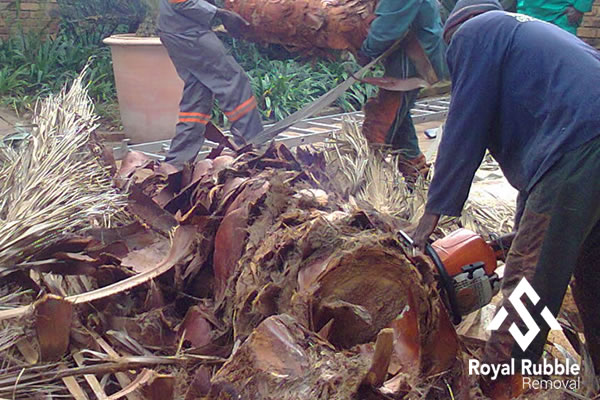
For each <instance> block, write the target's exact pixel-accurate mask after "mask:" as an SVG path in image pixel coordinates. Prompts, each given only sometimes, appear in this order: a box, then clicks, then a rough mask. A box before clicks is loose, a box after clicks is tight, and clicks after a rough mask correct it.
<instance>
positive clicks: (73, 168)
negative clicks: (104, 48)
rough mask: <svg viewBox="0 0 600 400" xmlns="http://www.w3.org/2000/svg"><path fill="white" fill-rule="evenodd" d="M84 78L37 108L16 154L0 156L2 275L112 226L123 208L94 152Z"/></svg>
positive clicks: (1, 151) (3, 151)
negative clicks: (81, 234)
mask: <svg viewBox="0 0 600 400" xmlns="http://www.w3.org/2000/svg"><path fill="white" fill-rule="evenodd" d="M84 76H85V70H84V71H83V72H82V74H81V75H80V76H79V77H78V78H77V79H75V81H74V82H73V83H72V85H71V87H70V88H66V87H65V88H63V90H62V91H61V92H60V93H58V94H56V95H51V96H49V97H48V98H46V99H45V100H43V101H42V102H41V103H38V105H37V107H36V113H35V117H34V119H33V122H34V125H35V129H34V130H33V132H32V135H31V136H30V137H29V139H28V140H27V142H26V143H23V144H22V145H21V148H20V149H19V150H18V151H15V150H12V149H10V148H6V147H3V148H1V149H0V267H1V266H11V265H15V264H18V263H20V262H23V261H27V260H29V259H31V258H32V257H34V256H35V255H36V254H38V253H39V252H40V251H41V250H43V249H45V248H47V247H48V246H50V245H52V244H54V243H55V242H56V241H57V240H58V239H59V238H61V237H63V236H64V235H65V234H68V233H71V232H75V231H78V230H80V229H85V228H88V227H91V226H93V225H96V226H106V225H109V224H110V223H111V219H112V217H113V216H114V215H115V214H116V213H118V212H119V210H121V209H122V207H123V205H124V203H125V202H124V200H125V197H124V195H122V194H119V193H118V192H117V190H116V189H115V188H114V186H113V183H112V181H111V178H110V175H109V173H108V171H107V170H106V169H105V167H104V166H103V165H102V164H101V162H100V160H99V158H98V157H97V155H95V154H94V152H93V151H92V143H91V141H90V138H91V135H92V133H93V131H94V130H95V128H96V117H95V116H94V113H93V105H92V103H91V100H90V99H89V97H88V95H87V91H86V88H85V86H84V84H83V79H84Z"/></svg>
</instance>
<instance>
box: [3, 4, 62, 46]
mask: <svg viewBox="0 0 600 400" xmlns="http://www.w3.org/2000/svg"><path fill="white" fill-rule="evenodd" d="M54 7H56V0H0V37H6V36H8V35H9V34H11V33H14V32H15V31H16V30H17V29H18V27H19V26H22V27H23V28H24V29H25V30H27V31H31V30H36V31H40V30H44V29H49V30H50V31H52V30H55V29H56V19H53V18H52V17H51V16H50V14H51V11H52V9H53V8H54Z"/></svg>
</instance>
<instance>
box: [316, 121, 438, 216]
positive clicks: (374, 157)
mask: <svg viewBox="0 0 600 400" xmlns="http://www.w3.org/2000/svg"><path fill="white" fill-rule="evenodd" d="M325 157H326V160H327V166H328V172H329V174H330V176H331V178H332V179H331V182H332V183H333V185H334V186H335V187H334V190H335V191H336V192H337V193H339V194H341V195H343V196H352V197H354V198H356V200H357V201H360V202H362V203H365V204H368V205H369V206H370V207H372V208H373V209H374V210H375V211H377V212H379V213H382V214H387V215H393V216H397V217H401V218H403V219H406V220H411V219H412V217H413V216H414V215H416V214H417V211H418V210H419V209H420V208H422V206H423V204H424V200H425V191H426V189H425V188H424V185H423V183H422V182H420V183H419V184H418V185H417V188H416V189H415V190H414V191H413V192H412V193H411V192H410V191H409V190H408V187H407V185H406V181H405V180H404V178H403V177H402V174H401V173H400V171H399V170H398V168H395V167H394V166H395V165H397V157H395V156H393V155H391V154H389V153H388V152H386V151H385V149H376V148H374V147H373V146H370V145H369V143H368V142H367V139H366V138H365V137H364V136H363V134H362V132H361V127H360V125H359V124H358V123H357V122H356V121H354V120H345V121H343V123H342V129H341V130H340V131H338V132H336V133H335V134H334V137H333V140H332V141H331V142H329V143H328V146H327V147H326V153H325Z"/></svg>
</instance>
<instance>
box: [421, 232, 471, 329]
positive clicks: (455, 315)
mask: <svg viewBox="0 0 600 400" xmlns="http://www.w3.org/2000/svg"><path fill="white" fill-rule="evenodd" d="M425 255H427V256H429V258H431V261H433V264H434V265H435V267H436V268H437V270H438V273H439V275H440V280H441V283H442V288H443V289H444V291H445V292H446V296H448V303H449V304H448V305H449V306H450V312H451V314H452V322H453V323H454V324H455V325H458V324H460V321H462V316H461V315H460V311H459V309H458V300H457V299H456V292H455V291H454V284H453V282H452V278H450V275H448V271H446V268H445V267H444V264H443V263H442V260H441V259H440V256H438V254H437V252H436V251H435V249H434V248H433V247H432V246H431V244H429V243H427V244H426V245H425Z"/></svg>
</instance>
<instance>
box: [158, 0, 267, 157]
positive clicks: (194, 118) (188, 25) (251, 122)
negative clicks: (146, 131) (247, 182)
mask: <svg viewBox="0 0 600 400" xmlns="http://www.w3.org/2000/svg"><path fill="white" fill-rule="evenodd" d="M215 17H217V18H220V19H221V22H222V23H223V25H224V26H225V28H226V29H227V31H228V32H229V33H231V34H232V35H234V36H237V35H239V34H240V33H241V32H242V31H243V29H244V28H246V27H247V26H248V25H249V24H248V22H246V21H245V20H244V19H243V18H242V17H241V16H239V15H238V14H236V13H234V12H231V11H227V10H224V9H220V8H217V7H215V6H213V5H212V4H210V3H208V2H206V1H204V0H161V2H160V14H159V19H158V32H159V36H160V40H161V41H162V43H163V45H164V46H165V47H166V49H167V51H168V53H169V56H170V57H171V60H172V61H173V64H175V68H176V69H177V73H178V74H179V76H180V78H181V79H182V80H183V82H184V84H185V85H184V88H183V96H182V98H181V102H180V104H179V109H180V113H179V122H178V123H177V128H176V134H175V137H174V138H173V140H172V141H171V147H170V149H169V152H168V153H167V156H166V158H165V161H166V162H168V163H170V164H172V165H174V166H176V167H178V168H182V167H183V165H184V164H185V163H186V162H190V161H193V160H194V158H195V157H196V156H197V155H198V152H199V151H200V149H201V148H202V145H203V143H204V133H205V130H206V124H208V122H209V121H210V118H211V110H212V106H213V99H214V98H215V97H216V98H217V99H218V100H219V106H220V107H221V109H222V110H223V111H224V113H225V115H226V116H227V119H228V120H229V121H230V122H231V131H232V133H233V134H234V138H235V139H236V141H237V142H238V143H240V142H243V141H244V140H249V139H250V138H252V137H254V136H256V135H257V134H258V133H260V132H261V131H262V130H263V126H262V122H261V118H260V113H259V112H258V109H257V107H256V99H255V98H254V95H253V94H252V89H251V87H250V82H249V79H248V76H247V75H246V73H245V72H244V70H243V69H242V68H241V67H240V66H239V64H238V63H237V62H236V61H235V60H234V58H233V57H232V56H231V55H229V54H227V51H226V50H225V48H224V47H223V44H222V43H221V41H220V40H219V38H218V37H217V35H215V33H214V32H213V31H212V30H211V24H212V22H213V20H214V19H215Z"/></svg>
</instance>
